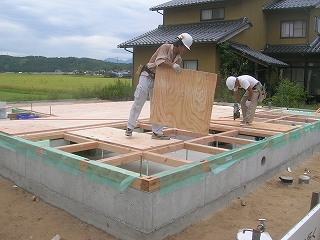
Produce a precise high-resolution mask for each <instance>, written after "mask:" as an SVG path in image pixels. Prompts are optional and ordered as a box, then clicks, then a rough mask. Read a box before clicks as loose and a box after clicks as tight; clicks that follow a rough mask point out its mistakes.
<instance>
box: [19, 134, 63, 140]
mask: <svg viewBox="0 0 320 240" xmlns="http://www.w3.org/2000/svg"><path fill="white" fill-rule="evenodd" d="M63 136H64V133H63V131H58V132H43V133H34V134H33V133H30V134H24V135H17V137H21V138H23V139H27V140H30V141H34V142H37V141H43V140H50V139H60V138H63Z"/></svg>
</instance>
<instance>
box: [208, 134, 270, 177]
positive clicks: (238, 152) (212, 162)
mask: <svg viewBox="0 0 320 240" xmlns="http://www.w3.org/2000/svg"><path fill="white" fill-rule="evenodd" d="M267 145H268V140H267V139H264V140H261V141H257V142H254V143H250V144H247V145H245V146H243V147H240V148H237V149H233V150H230V151H228V152H224V153H220V154H217V155H215V156H212V157H209V158H206V159H205V160H207V161H208V162H209V166H210V169H211V171H212V172H213V173H214V174H217V173H219V172H221V171H223V170H225V169H227V168H228V167H230V166H231V165H233V164H235V163H236V162H238V161H240V160H242V159H245V158H248V157H250V156H251V155H253V154H256V153H258V152H260V151H261V150H263V149H264V148H265V147H266V146H267Z"/></svg>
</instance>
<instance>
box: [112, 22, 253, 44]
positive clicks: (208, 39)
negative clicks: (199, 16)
mask: <svg viewBox="0 0 320 240" xmlns="http://www.w3.org/2000/svg"><path fill="white" fill-rule="evenodd" d="M251 27H252V24H251V22H250V21H249V20H248V19H247V18H241V19H236V20H229V21H213V22H201V23H193V24H179V25H160V26H158V28H156V29H154V30H151V31H149V32H147V33H145V34H142V35H140V36H138V37H135V38H133V39H131V40H128V41H126V42H124V43H121V44H119V45H118V47H119V48H128V47H129V48H130V47H134V46H148V45H149V46H150V45H161V44H163V43H172V42H174V41H175V40H176V38H177V36H178V35H179V34H181V33H183V32H187V33H189V34H190V35H191V36H192V38H193V42H194V43H218V42H220V41H226V40H228V39H229V38H231V37H233V36H234V35H236V34H238V33H239V32H242V31H244V30H246V29H249V28H251Z"/></svg>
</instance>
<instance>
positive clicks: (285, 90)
mask: <svg viewBox="0 0 320 240" xmlns="http://www.w3.org/2000/svg"><path fill="white" fill-rule="evenodd" d="M306 99H307V92H306V91H305V90H304V88H303V87H301V86H300V85H298V84H296V83H293V82H290V80H289V79H279V81H278V85H277V87H276V93H275V94H274V95H273V96H272V97H271V98H269V99H268V100H267V101H271V102H272V105H273V106H278V107H287V108H298V107H303V106H304V105H305V101H306Z"/></svg>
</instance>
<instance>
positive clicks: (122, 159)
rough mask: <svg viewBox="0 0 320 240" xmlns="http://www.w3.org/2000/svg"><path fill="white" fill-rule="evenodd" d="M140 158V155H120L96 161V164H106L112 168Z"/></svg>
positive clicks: (134, 153) (136, 153) (137, 153)
mask: <svg viewBox="0 0 320 240" xmlns="http://www.w3.org/2000/svg"><path fill="white" fill-rule="evenodd" d="M141 156H142V153H139V152H133V153H127V154H121V155H118V156H114V157H109V158H104V159H100V160H97V162H101V163H106V164H109V165H112V166H120V165H122V164H126V163H129V162H134V161H137V160H140V158H141Z"/></svg>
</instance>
